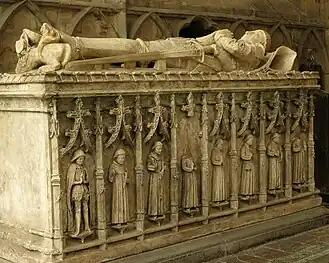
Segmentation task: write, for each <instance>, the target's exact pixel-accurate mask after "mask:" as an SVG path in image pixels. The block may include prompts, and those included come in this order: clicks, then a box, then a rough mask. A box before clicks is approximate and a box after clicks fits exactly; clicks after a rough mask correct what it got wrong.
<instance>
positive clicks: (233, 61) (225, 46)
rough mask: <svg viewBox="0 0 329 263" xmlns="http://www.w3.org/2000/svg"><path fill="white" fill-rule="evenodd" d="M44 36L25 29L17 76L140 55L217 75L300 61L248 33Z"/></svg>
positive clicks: (44, 31)
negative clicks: (78, 62) (159, 36)
mask: <svg viewBox="0 0 329 263" xmlns="http://www.w3.org/2000/svg"><path fill="white" fill-rule="evenodd" d="M40 33H41V34H38V33H35V32H32V31H30V30H28V29H24V30H23V33H22V35H21V37H20V39H19V40H18V41H17V42H16V53H17V55H18V57H19V61H18V63H17V67H16V72H17V73H22V72H27V71H31V70H34V69H38V68H39V70H40V71H41V72H49V71H54V70H59V69H61V68H64V67H65V66H67V65H68V63H69V62H72V61H76V60H85V59H91V58H99V59H100V60H98V63H99V62H100V63H111V62H112V63H113V62H114V60H112V61H111V60H106V59H104V58H106V57H112V59H113V56H122V57H121V60H120V59H119V60H118V61H116V62H120V61H121V62H124V61H128V60H127V59H126V58H127V57H128V56H129V54H130V55H137V56H136V60H130V61H141V60H143V59H146V58H145V56H138V55H139V54H145V53H150V54H154V58H153V60H157V59H162V60H167V63H168V64H169V66H170V67H175V68H185V69H188V70H201V71H215V72H216V71H234V70H243V71H252V70H255V69H258V68H262V69H263V68H264V69H269V68H272V69H275V70H282V71H288V70H290V69H291V68H292V66H293V63H294V60H295V58H296V52H295V51H293V50H291V49H289V48H287V47H284V46H282V47H279V48H278V49H277V50H276V51H275V52H273V53H266V52H267V50H268V49H269V47H270V43H271V40H270V36H269V34H267V33H266V32H265V31H263V30H254V31H247V32H246V33H245V35H244V36H243V37H241V39H239V40H237V39H235V38H234V36H233V33H232V32H231V31H230V30H228V29H222V30H217V31H215V32H213V33H212V34H210V35H207V36H205V37H201V38H196V39H186V38H179V37H177V38H168V39H165V40H154V41H143V40H141V39H136V40H133V39H125V38H82V37H72V36H69V35H67V34H65V33H63V32H60V31H59V30H57V29H55V28H53V27H51V26H50V25H48V24H43V25H42V27H41V29H40ZM152 52H153V53H152ZM161 52H162V53H161ZM159 54H162V55H161V56H159ZM150 59H151V60H152V57H151V58H148V60H150ZM85 62H86V61H84V63H85ZM93 62H95V60H94V61H93Z"/></svg>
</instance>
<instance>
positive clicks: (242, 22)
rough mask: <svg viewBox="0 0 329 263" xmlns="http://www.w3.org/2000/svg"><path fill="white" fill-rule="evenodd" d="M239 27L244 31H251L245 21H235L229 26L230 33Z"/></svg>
mask: <svg viewBox="0 0 329 263" xmlns="http://www.w3.org/2000/svg"><path fill="white" fill-rule="evenodd" d="M239 26H242V27H243V28H244V29H246V30H252V29H251V27H250V26H249V24H248V22H247V21H245V20H239V21H236V22H234V23H233V24H232V25H231V26H230V30H231V31H232V32H235V30H237V28H238V27H239Z"/></svg>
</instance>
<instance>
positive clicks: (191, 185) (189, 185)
mask: <svg viewBox="0 0 329 263" xmlns="http://www.w3.org/2000/svg"><path fill="white" fill-rule="evenodd" d="M182 170H183V182H184V183H183V209H184V213H186V214H188V215H190V216H193V214H194V213H195V212H196V211H198V206H199V194H198V192H199V191H198V179H197V174H196V172H195V171H196V165H195V162H194V161H193V159H192V158H190V157H187V156H183V157H182Z"/></svg>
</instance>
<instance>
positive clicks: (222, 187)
mask: <svg viewBox="0 0 329 263" xmlns="http://www.w3.org/2000/svg"><path fill="white" fill-rule="evenodd" d="M224 158H225V152H224V140H223V139H222V138H220V139H218V140H217V141H216V144H215V146H214V148H213V150H212V152H211V163H212V165H213V170H212V206H214V207H220V206H222V205H225V204H228V202H227V199H228V190H227V185H226V183H227V179H226V178H225V171H224Z"/></svg>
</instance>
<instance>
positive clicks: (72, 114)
mask: <svg viewBox="0 0 329 263" xmlns="http://www.w3.org/2000/svg"><path fill="white" fill-rule="evenodd" d="M75 104H76V107H75V110H74V111H69V112H67V114H66V116H67V117H68V118H72V119H74V125H73V129H71V130H67V131H65V136H69V137H70V140H69V142H68V144H67V145H66V146H65V147H64V148H63V149H61V156H64V155H65V154H66V153H67V152H68V151H70V150H71V148H72V147H73V145H74V143H75V142H76V140H77V138H78V135H79V132H80V134H81V140H82V141H81V145H83V144H84V145H85V146H86V150H89V149H92V148H93V147H92V144H91V141H90V139H89V136H90V135H91V133H92V132H91V130H90V129H88V128H87V127H86V125H85V122H84V117H86V116H91V113H90V111H89V110H87V109H83V108H82V106H83V103H82V100H81V99H80V98H78V99H76V102H75Z"/></svg>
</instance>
